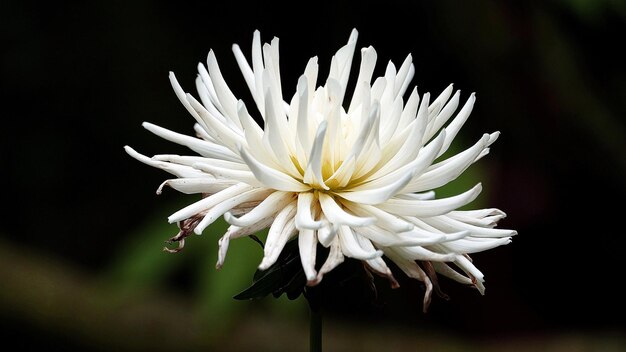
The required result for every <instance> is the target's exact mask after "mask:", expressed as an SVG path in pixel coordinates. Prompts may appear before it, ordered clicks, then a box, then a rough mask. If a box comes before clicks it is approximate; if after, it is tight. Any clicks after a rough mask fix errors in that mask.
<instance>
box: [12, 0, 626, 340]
mask: <svg viewBox="0 0 626 352" xmlns="http://www.w3.org/2000/svg"><path fill="white" fill-rule="evenodd" d="M625 16H626V11H625V8H624V6H623V5H620V4H619V2H610V1H606V2H605V1H598V2H597V3H595V4H593V5H588V6H587V7H584V6H582V5H580V4H578V5H577V2H574V1H571V2H568V1H554V2H553V1H548V2H539V1H538V2H525V3H524V4H515V5H514V4H509V3H507V2H491V1H476V2H471V4H470V2H448V1H444V2H436V3H435V2H371V3H370V2H355V3H343V2H341V3H306V4H302V3H299V2H293V3H287V4H285V5H283V6H278V5H273V4H267V3H264V2H255V3H252V4H240V3H238V2H233V1H230V2H212V1H193V2H165V1H159V2H151V1H133V2H124V1H91V2H81V3H71V2H61V3H59V2H40V3H29V2H21V1H13V2H12V1H9V2H6V1H5V2H3V3H2V5H0V33H1V34H0V36H1V37H2V44H3V45H2V46H3V48H2V54H1V55H0V60H1V66H0V67H1V70H2V76H1V78H0V84H1V86H2V92H1V95H0V97H1V99H2V101H3V103H2V112H1V114H2V122H3V125H2V127H1V128H0V133H1V138H0V143H2V146H1V148H0V157H1V161H2V163H1V164H2V165H3V167H2V173H1V175H2V176H1V177H2V185H3V191H2V200H3V211H2V214H3V215H2V216H3V227H2V229H1V230H0V236H1V237H0V238H1V239H2V243H5V247H6V246H8V247H6V248H9V249H10V248H12V247H11V246H15V247H16V248H20V249H21V250H22V251H23V252H24V253H29V252H30V251H32V252H36V253H45V254H46V255H50V256H51V257H54V258H62V260H64V261H66V262H68V263H71V264H72V265H76V266H78V267H81V268H83V269H85V270H86V271H87V272H93V273H94V275H95V274H96V273H98V272H99V270H100V269H101V268H102V267H104V266H106V265H107V263H109V261H110V260H111V257H112V253H115V251H116V250H117V249H118V248H119V247H120V246H123V245H124V243H125V242H126V241H128V238H127V237H126V236H127V234H128V233H129V232H131V230H133V229H134V228H135V227H136V226H138V225H137V224H140V223H143V222H145V221H148V220H151V219H150V217H151V216H153V214H154V213H155V211H157V210H158V209H162V208H163V204H164V202H168V201H173V200H174V199H176V197H177V196H175V195H173V193H170V195H168V196H167V197H168V198H163V199H162V198H159V199H155V197H154V193H153V191H154V189H155V188H156V186H157V185H158V184H159V183H160V182H161V181H162V180H163V179H164V178H165V174H163V173H162V172H159V171H157V170H154V169H151V168H148V167H145V166H143V165H140V164H138V163H137V162H136V161H134V160H132V159H131V158H129V157H128V156H127V155H126V154H125V153H124V151H123V149H122V147H123V146H124V145H126V144H131V145H132V146H133V147H137V148H138V149H139V150H140V151H142V152H145V153H146V154H154V153H158V152H183V151H184V149H182V148H178V147H177V146H174V145H171V144H168V143H166V142H163V141H160V140H158V138H155V137H154V136H152V135H151V134H150V133H148V132H146V131H145V130H143V129H142V128H141V122H142V121H150V122H153V123H156V124H158V125H161V126H164V127H168V128H171V129H173V130H176V131H182V132H185V131H187V132H190V131H191V126H192V122H193V121H192V119H191V118H189V116H187V114H186V112H185V111H184V109H183V108H182V107H181V106H180V104H179V103H178V101H177V98H176V97H175V95H174V94H173V92H172V91H171V88H170V86H169V82H168V79H167V74H168V71H170V70H173V71H175V72H176V74H177V77H179V80H180V81H181V83H182V84H183V86H185V87H186V88H187V89H188V90H189V91H193V90H194V89H193V88H194V84H193V79H194V78H195V72H196V67H195V65H196V63H197V62H198V61H204V59H205V58H206V54H207V52H208V50H209V49H210V48H213V49H214V50H215V51H216V55H217V57H218V61H219V63H220V65H221V68H222V71H223V73H224V76H225V77H226V79H227V81H228V82H229V84H230V85H231V88H232V90H233V91H235V92H236V93H238V94H239V95H240V96H241V97H243V99H249V93H248V92H247V89H246V87H245V84H244V81H243V79H242V78H241V75H240V74H239V72H238V70H237V67H236V64H235V61H234V59H233V57H232V54H231V51H230V45H231V44H232V43H239V44H240V45H241V46H242V48H243V49H244V52H245V53H246V54H247V53H248V50H249V49H248V48H249V43H251V39H252V32H253V30H255V29H259V30H261V34H262V37H263V39H264V40H270V39H271V38H272V37H273V36H277V37H279V38H280V40H281V70H282V81H283V84H284V85H285V86H286V88H285V91H286V94H292V93H293V91H292V90H290V89H292V88H289V87H295V82H296V80H297V77H298V75H299V74H300V72H301V71H302V70H303V68H304V65H305V64H306V61H307V60H308V58H309V57H311V56H313V55H318V57H319V58H320V69H321V74H320V77H324V73H325V72H327V70H328V67H327V66H326V65H327V63H328V62H329V60H330V56H331V55H332V54H333V53H334V51H335V50H336V49H337V48H339V47H340V46H341V45H343V44H344V43H345V42H346V40H347V38H348V35H349V33H350V30H351V29H352V28H357V29H358V30H359V33H360V36H359V44H360V47H362V46H366V45H373V46H374V47H375V48H376V50H377V52H378V57H379V64H378V67H377V70H378V71H377V72H379V73H381V71H382V69H383V68H384V64H383V63H384V62H386V61H387V60H389V59H391V60H393V61H394V62H396V63H400V62H401V61H402V60H403V58H404V57H405V55H406V54H408V53H412V54H413V57H414V62H415V64H416V75H415V80H414V83H415V84H417V85H418V88H420V91H421V92H425V91H431V92H433V93H434V94H436V93H438V92H439V91H441V90H442V89H443V88H445V87H446V86H447V85H448V84H449V83H451V82H453V83H455V86H456V87H457V88H459V89H461V90H462V92H464V95H463V96H464V97H466V96H467V94H469V93H470V92H472V91H476V92H477V96H478V100H477V105H476V108H475V110H474V112H473V113H472V117H471V119H470V122H469V123H468V124H467V125H466V126H465V127H464V130H463V131H464V132H463V133H464V135H465V136H468V138H469V139H474V138H476V137H477V136H479V135H480V134H481V133H483V132H488V131H494V130H500V131H501V132H502V136H501V138H500V140H499V141H498V142H497V143H496V144H495V145H494V147H493V148H492V152H491V154H490V156H489V157H488V158H486V159H485V160H484V161H481V163H485V168H486V170H488V173H487V175H486V177H487V179H486V180H484V181H485V186H486V188H488V190H489V193H488V197H489V198H488V199H487V200H486V203H488V204H489V205H491V206H495V207H499V208H501V209H503V210H505V211H506V212H507V213H508V214H509V216H508V218H507V219H505V220H504V222H503V223H502V226H503V227H510V228H515V229H517V230H518V231H519V233H520V234H519V236H517V237H515V238H514V241H513V243H512V244H511V245H509V246H506V247H503V248H499V249H497V250H493V251H490V252H487V253H483V254H480V255H478V256H477V257H478V258H479V260H480V261H481V264H480V265H479V267H480V268H481V269H483V271H484V272H485V273H486V275H487V295H486V296H485V297H478V296H477V295H474V294H473V293H472V294H470V293H468V292H469V291H467V290H466V289H464V288H463V289H458V288H456V287H454V286H452V285H450V287H449V288H448V290H449V291H451V292H449V293H452V294H453V297H454V299H453V300H452V301H451V302H449V303H444V302H442V301H439V302H438V303H436V304H435V305H434V306H433V307H431V312H429V315H428V316H427V317H426V318H424V316H423V315H421V313H419V308H420V307H419V304H417V303H419V302H420V301H421V298H420V296H419V294H418V293H415V292H410V291H407V292H406V293H402V294H401V295H400V296H399V297H402V298H403V299H406V301H403V302H402V304H400V303H398V302H395V303H394V302H391V303H389V305H388V308H387V309H383V310H377V311H376V312H374V313H372V312H369V313H371V314H374V316H375V317H376V319H383V320H384V319H387V320H394V321H403V322H407V323H408V324H412V323H415V322H419V323H420V324H433V325H434V326H437V327H440V328H442V329H449V330H450V331H454V332H457V333H470V334H478V336H489V335H491V334H505V335H514V334H518V333H524V332H536V333H541V332H550V331H562V330H572V331H580V330H582V331H604V330H607V331H612V330H615V329H617V330H618V331H619V329H622V328H623V327H624V318H623V316H624V315H623V313H624V302H623V297H622V296H623V294H622V291H620V289H618V286H617V285H618V283H619V282H620V280H621V270H620V269H621V267H622V266H623V260H622V258H623V257H622V251H621V249H622V248H623V247H624V245H625V241H624V238H625V236H624V235H625V234H624V230H623V226H622V221H623V216H624V207H623V205H622V203H623V200H624V196H625V195H626V193H625V189H626V187H625V186H626V182H625V181H624V180H626V158H625V157H624V152H625V151H626V142H625V140H624V131H625V123H624V114H625V113H626V104H625V103H624V101H626V89H625V88H624V85H623V82H625V81H626V80H625V79H626V70H624V68H623V63H624V62H625V59H626V56H625V55H624V52H623V51H622V50H618V47H620V46H622V42H623V38H624V28H625V22H624V20H625V18H626V17H625ZM288 83H291V85H289V84H288ZM469 139H468V140H469ZM181 197H182V196H181ZM171 209H173V208H171ZM171 209H170V210H171ZM153 220H154V221H162V222H163V224H164V226H165V221H164V219H153ZM161 240H162V238H157V239H155V242H160V241H161ZM204 240H210V241H213V239H207V238H205V239H204ZM158 246H159V244H158V243H157V244H156V245H155V249H156V250H158ZM11 270H12V271H17V272H20V270H21V268H20V267H19V266H16V267H13V268H11ZM26 274H27V273H25V275H26ZM7 289H8V290H10V288H7ZM3 290H4V289H3ZM16 294H18V293H16ZM411 300H413V301H415V302H413V303H412V304H411V305H410V308H406V304H407V303H406V302H407V301H411ZM416 302H417V303H416ZM403 304H404V306H405V308H403ZM5 308H6V307H5ZM356 312H357V310H354V311H351V310H348V309H346V310H345V311H344V312H343V314H346V315H348V316H351V315H350V314H352V316H357V313H356ZM358 312H360V313H358V317H359V319H361V318H367V317H368V314H369V313H367V312H363V311H358ZM369 316H370V317H371V316H372V315H369ZM0 318H2V319H3V323H2V327H3V330H4V331H3V334H7V336H13V337H20V338H23V337H27V336H29V335H38V334H43V330H45V326H44V327H42V325H37V328H32V326H31V324H30V323H29V321H24V320H20V318H19V317H15V316H13V315H11V314H9V313H6V312H5V313H2V312H0ZM51 341H52V342H54V343H60V342H59V341H57V340H55V338H54V337H51ZM63 341H65V340H63ZM70 341H71V339H70ZM65 342H66V343H71V342H68V341H65Z"/></svg>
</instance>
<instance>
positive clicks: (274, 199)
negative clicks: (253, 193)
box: [224, 191, 294, 227]
mask: <svg viewBox="0 0 626 352" xmlns="http://www.w3.org/2000/svg"><path fill="white" fill-rule="evenodd" d="M293 198H294V194H293V193H292V192H283V191H275V192H273V193H272V194H270V195H269V196H268V197H267V198H265V199H264V200H263V201H262V202H261V203H260V204H259V205H257V206H256V207H255V208H254V209H252V210H251V211H250V212H248V213H247V214H245V215H243V216H241V217H240V218H237V217H235V216H233V215H231V214H230V213H226V214H224V219H225V220H226V222H228V223H229V224H231V225H236V226H240V227H245V226H250V225H252V224H254V223H255V222H258V221H261V220H262V219H264V218H267V217H274V215H275V214H276V213H277V212H278V211H279V210H280V209H283V208H284V207H285V206H286V205H287V204H289V203H291V202H292V201H293Z"/></svg>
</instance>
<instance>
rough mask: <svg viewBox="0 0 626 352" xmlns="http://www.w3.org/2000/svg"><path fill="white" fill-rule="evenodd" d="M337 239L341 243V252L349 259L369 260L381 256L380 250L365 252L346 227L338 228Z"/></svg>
mask: <svg viewBox="0 0 626 352" xmlns="http://www.w3.org/2000/svg"><path fill="white" fill-rule="evenodd" d="M337 237H338V238H339V242H340V243H341V251H342V252H343V254H344V255H345V256H347V257H350V258H355V259H360V260H369V259H374V258H378V257H380V256H381V255H383V252H382V251H380V250H369V251H368V250H365V249H364V248H363V247H361V245H360V244H359V242H357V240H356V238H355V237H354V233H353V232H352V230H351V229H350V228H349V227H348V226H345V225H344V226H341V227H339V231H338V232H337Z"/></svg>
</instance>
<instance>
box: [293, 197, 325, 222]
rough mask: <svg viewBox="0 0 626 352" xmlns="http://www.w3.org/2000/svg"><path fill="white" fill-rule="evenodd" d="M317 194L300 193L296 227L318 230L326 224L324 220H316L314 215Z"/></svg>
mask: <svg viewBox="0 0 626 352" xmlns="http://www.w3.org/2000/svg"><path fill="white" fill-rule="evenodd" d="M314 200H315V195H314V194H313V192H301V193H298V211H297V213H296V219H295V221H296V228H297V229H299V230H302V229H311V230H317V229H319V228H321V227H322V226H324V222H323V221H319V220H315V219H314V218H313V215H312V211H313V202H314Z"/></svg>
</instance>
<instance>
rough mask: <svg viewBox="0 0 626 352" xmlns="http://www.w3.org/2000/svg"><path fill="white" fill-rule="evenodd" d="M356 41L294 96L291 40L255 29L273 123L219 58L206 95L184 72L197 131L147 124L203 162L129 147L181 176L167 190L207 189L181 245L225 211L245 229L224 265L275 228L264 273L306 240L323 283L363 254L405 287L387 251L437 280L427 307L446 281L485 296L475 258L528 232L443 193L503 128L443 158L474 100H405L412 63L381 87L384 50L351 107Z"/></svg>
mask: <svg viewBox="0 0 626 352" xmlns="http://www.w3.org/2000/svg"><path fill="white" fill-rule="evenodd" d="M356 39H357V31H356V30H353V32H352V33H351V35H350V38H349V40H348V44H347V45H345V46H344V47H342V48H341V49H339V50H338V51H337V53H336V54H335V56H333V58H332V60H331V63H330V73H329V75H328V78H327V79H326V81H325V84H324V86H321V87H316V82H317V81H318V77H317V76H318V64H317V57H313V58H311V59H310V60H309V62H308V64H307V65H306V68H305V69H304V74H303V75H302V76H301V77H300V78H299V80H298V82H297V86H296V93H295V94H294V95H293V97H292V98H291V100H290V101H289V102H286V101H284V100H283V92H282V87H281V78H280V70H279V56H278V38H274V39H273V40H272V41H271V43H269V44H264V45H261V39H260V34H259V32H258V31H256V32H255V33H254V38H253V41H252V65H250V64H249V63H248V61H247V59H246V58H245V56H244V54H243V53H242V51H241V49H240V48H239V46H237V45H233V52H234V54H235V59H236V60H237V63H238V64H239V67H240V69H241V72H242V73H243V76H244V78H245V81H246V83H247V85H248V87H249V89H250V91H251V93H252V97H253V98H254V103H255V104H256V107H257V108H258V111H259V112H260V113H259V114H260V118H262V119H263V120H264V127H260V126H259V125H258V124H257V123H256V122H255V120H254V119H253V117H252V116H251V115H252V114H256V113H255V112H251V111H249V110H248V109H247V108H246V105H245V104H244V103H243V102H242V101H241V100H238V99H237V98H236V97H235V95H234V94H233V93H232V92H231V90H230V89H229V88H228V85H227V84H226V82H225V80H224V77H222V74H221V72H220V69H219V66H218V64H217V61H216V58H215V54H214V53H213V51H210V52H209V55H208V59H207V67H206V68H205V66H204V65H202V64H199V65H198V71H199V75H198V77H197V79H196V88H197V90H198V95H199V97H200V101H198V100H197V99H196V98H194V97H193V96H192V95H190V94H188V93H185V91H184V90H183V89H182V88H181V86H180V85H179V83H178V81H177V80H176V78H175V76H174V74H173V73H170V81H171V83H172V86H173V87H174V91H175V92H176V95H177V96H178V98H179V99H180V101H181V102H182V104H183V105H184V106H185V108H187V110H188V111H189V113H191V115H192V116H193V117H194V118H195V119H196V122H197V123H196V125H195V126H194V129H195V132H196V134H197V137H190V136H186V135H183V134H179V133H176V132H172V131H170V130H167V129H165V128H162V127H158V126H155V125H153V124H150V123H147V122H146V123H144V124H143V126H144V127H145V128H146V129H148V130H149V131H150V132H152V133H154V134H156V135H158V136H160V137H162V138H164V139H167V140H169V141H171V142H174V143H178V144H181V145H184V146H187V147H189V148H190V149H191V150H193V151H194V152H196V153H197V154H199V156H179V155H156V156H154V157H152V158H148V157H146V156H144V155H142V154H139V153H137V152H136V151H134V150H133V149H132V148H130V147H128V146H126V147H125V149H126V151H127V152H128V154H130V155H131V156H132V157H134V158H136V159H137V160H139V161H141V162H143V163H145V164H148V165H151V166H154V167H157V168H160V169H163V170H165V171H167V172H169V173H171V174H173V175H174V176H176V178H174V179H170V180H167V181H165V182H164V183H163V184H162V185H161V187H159V189H158V190H157V193H160V192H161V190H162V188H163V186H166V185H167V186H170V187H172V188H174V189H176V190H178V191H180V192H183V193H187V194H193V193H200V194H202V196H203V198H202V199H201V200H199V201H197V202H195V203H193V204H191V205H189V206H187V207H185V208H183V209H181V210H179V211H177V212H175V213H174V214H172V215H171V216H170V217H169V218H168V219H169V222H170V223H174V222H176V223H178V224H179V227H180V229H181V230H180V232H179V233H178V235H177V236H175V237H174V238H172V240H173V241H179V242H180V244H179V249H180V248H182V246H183V245H184V238H185V237H186V236H188V235H189V234H190V233H191V232H192V231H193V232H195V233H196V234H201V233H202V231H203V230H204V229H206V227H207V226H209V225H210V224H211V223H213V222H214V221H215V220H216V219H217V218H219V217H221V216H222V215H223V216H224V218H225V220H226V221H227V222H228V223H230V224H231V226H230V227H229V228H228V231H227V232H226V234H225V235H224V236H223V237H222V238H221V239H220V240H219V246H220V248H219V259H218V263H217V267H218V268H219V267H221V266H222V264H223V263H224V257H225V255H226V251H227V249H228V244H229V241H230V240H231V239H235V238H239V237H243V236H248V235H251V234H254V233H256V232H257V231H259V230H262V229H264V228H267V227H269V233H268V235H267V239H266V242H265V247H264V258H263V260H262V262H261V264H260V265H259V268H260V269H266V268H268V267H269V266H270V265H272V264H273V263H274V262H275V261H276V259H277V258H278V256H279V254H280V253H281V251H282V249H283V247H284V246H285V243H287V241H288V240H289V239H291V238H293V237H295V236H297V240H298V245H299V251H300V257H301V260H302V267H303V269H304V272H305V274H306V278H307V280H308V284H309V285H315V284H316V283H318V282H319V281H320V280H321V279H322V277H323V275H324V274H325V273H327V272H329V271H331V270H332V269H333V268H335V267H336V266H337V265H339V264H340V263H341V262H342V261H343V260H344V257H350V258H356V259H359V260H362V261H364V262H365V263H366V264H367V267H368V268H369V269H371V270H372V271H373V272H375V273H378V274H380V275H383V276H386V277H388V278H389V279H390V281H391V283H392V285H395V286H397V282H396V281H395V279H394V278H393V275H392V273H391V270H390V269H389V268H388V266H387V265H386V263H385V260H384V259H383V255H384V256H385V257H386V258H388V259H389V260H391V261H393V262H394V263H395V264H396V265H397V266H398V267H399V268H400V269H401V270H402V271H404V273H405V274H406V275H408V276H409V277H411V278H415V279H418V280H421V281H423V282H424V283H425V286H426V295H425V298H424V303H425V306H427V305H428V302H429V300H430V293H431V291H432V288H433V282H434V283H435V284H436V277H435V276H436V273H439V274H441V275H444V276H447V277H449V278H451V279H452V280H455V281H458V282H461V283H464V284H470V285H475V286H476V287H477V288H478V289H479V290H480V292H481V293H482V292H483V291H484V286H483V274H482V273H481V272H480V271H479V270H478V269H477V268H476V267H475V266H474V264H472V262H471V260H470V259H469V257H468V254H469V253H474V252H480V251H484V250H488V249H491V248H494V247H497V246H500V245H503V244H507V243H509V242H510V240H511V236H513V235H515V234H516V232H515V231H512V230H503V229H494V226H495V225H496V223H497V222H498V220H500V219H502V218H503V217H504V216H505V214H504V213H503V212H502V211H500V210H498V209H481V210H456V209H458V208H459V207H462V206H464V205H466V204H468V203H470V202H472V201H473V200H474V199H475V198H476V197H477V196H478V194H479V193H480V191H481V185H480V184H478V185H476V186H475V187H473V188H472V189H470V190H468V191H466V192H464V193H461V194H459V195H457V196H453V197H449V198H442V199H436V198H435V193H434V192H433V191H432V190H433V189H436V188H438V187H441V186H443V185H445V184H447V183H448V182H450V181H452V180H454V179H456V178H457V177H458V176H459V175H461V173H462V172H463V171H464V170H465V169H467V168H468V167H469V166H470V165H471V164H472V163H474V162H475V161H477V160H479V159H480V158H482V157H483V156H485V155H487V153H488V152H489V146H490V145H491V144H492V143H493V142H494V141H495V140H496V139H497V138H498V135H499V133H498V132H495V133H492V134H485V135H483V136H482V137H481V138H480V139H479V140H478V141H477V142H476V143H475V144H474V145H473V146H471V147H470V148H468V149H466V150H465V151H463V152H461V153H459V154H456V155H454V156H451V157H448V158H447V159H445V160H441V161H439V160H438V158H440V157H441V156H442V155H443V154H444V153H445V152H446V151H447V150H448V147H449V146H450V144H451V143H452V141H453V139H454V137H455V136H456V135H457V133H458V132H459V130H460V129H461V127H462V126H463V124H464V123H465V121H466V120H467V118H468V116H469V114H470V112H471V111H472V107H473V105H474V101H475V96H474V94H472V95H471V96H470V97H469V99H468V100H467V102H466V103H465V104H464V105H463V107H461V109H460V110H459V111H458V112H457V113H456V116H454V118H452V116H453V115H454V114H455V111H456V110H457V108H458V106H459V99H460V92H459V91H457V92H456V93H454V94H452V93H453V88H452V85H450V86H449V87H448V88H446V89H445V90H444V91H443V92H442V93H441V94H440V95H439V96H438V97H437V98H436V99H435V100H434V101H432V102H431V99H430V94H429V93H426V94H423V95H422V96H421V97H420V96H419V95H418V93H417V90H416V89H415V88H413V90H412V91H411V93H410V94H408V99H407V100H406V102H405V101H404V99H403V97H404V96H405V92H406V91H407V88H408V87H409V83H410V81H411V79H412V78H413V75H414V72H415V69H414V67H413V64H412V62H411V61H412V58H411V56H410V55H409V56H407V58H406V59H405V60H404V62H403V63H402V65H401V66H400V67H399V68H396V66H394V64H393V63H391V62H389V64H388V65H387V68H386V70H385V74H384V76H383V77H378V78H376V79H373V78H372V75H373V71H374V66H375V64H376V58H377V54H376V51H375V50H374V48H372V47H371V46H370V47H367V48H363V49H361V65H360V67H359V72H358V77H357V80H356V86H355V89H354V93H353V94H352V97H351V98H350V99H346V86H347V85H348V78H349V73H350V68H351V64H352V59H353V55H354V51H355V47H356ZM344 101H349V102H350V103H349V105H348V104H346V105H345V106H344V105H343V102H344ZM451 118H452V120H451V122H450V123H448V124H447V126H446V127H445V128H443V127H444V125H446V123H447V122H448V120H450V119H451ZM436 160H437V161H436ZM318 243H320V244H321V245H323V246H324V247H327V248H329V249H330V250H329V254H328V257H327V258H326V259H325V262H324V264H323V265H322V266H321V267H320V268H316V267H315V262H316V248H317V245H318ZM451 264H452V265H454V266H455V267H456V268H457V269H459V270H456V269H453V268H452V267H451Z"/></svg>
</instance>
